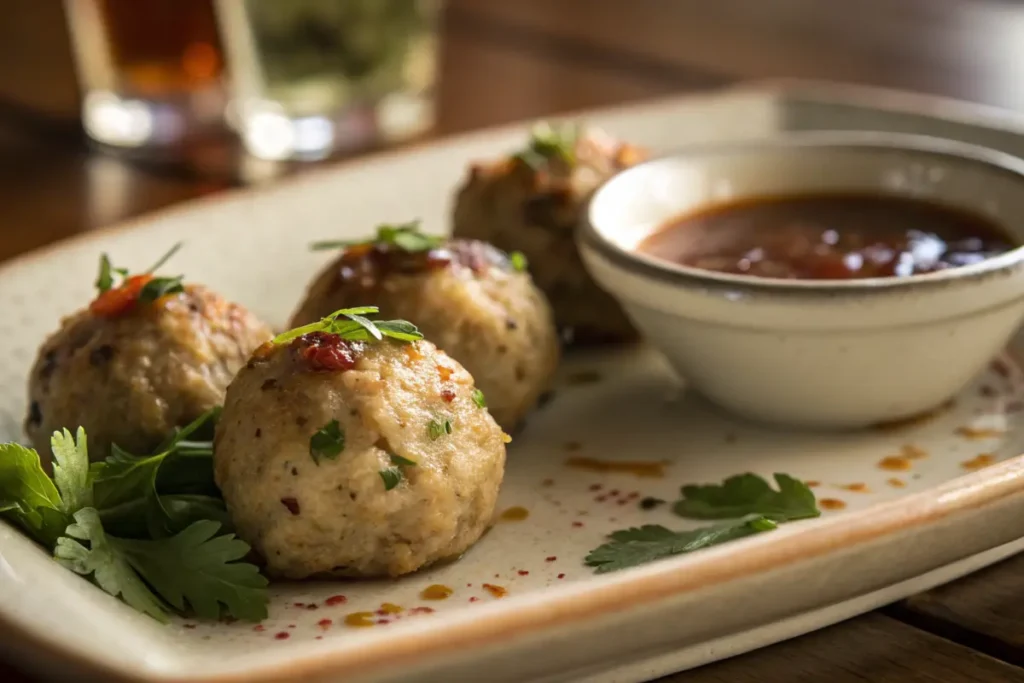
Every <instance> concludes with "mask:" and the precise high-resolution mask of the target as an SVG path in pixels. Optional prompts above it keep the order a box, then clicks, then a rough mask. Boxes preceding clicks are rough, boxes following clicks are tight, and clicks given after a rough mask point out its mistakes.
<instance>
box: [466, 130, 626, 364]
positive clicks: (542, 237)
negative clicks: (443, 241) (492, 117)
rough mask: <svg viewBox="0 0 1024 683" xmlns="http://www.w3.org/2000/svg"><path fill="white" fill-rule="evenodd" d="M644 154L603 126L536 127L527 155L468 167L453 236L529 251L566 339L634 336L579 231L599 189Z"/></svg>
mask: <svg viewBox="0 0 1024 683" xmlns="http://www.w3.org/2000/svg"><path fill="white" fill-rule="evenodd" d="M644 157H645V153H644V152H642V151H641V150H639V149H638V148H636V147H632V146H630V145H627V144H624V143H621V142H619V141H617V140H614V139H612V138H609V137H608V136H606V135H605V134H603V133H602V132H601V131H599V130H597V129H593V128H591V129H586V130H582V129H580V128H578V127H576V126H565V127H562V128H558V129H555V128H552V127H551V126H546V125H542V126H538V127H537V128H535V129H534V131H533V132H532V135H531V139H530V142H529V144H528V146H527V148H526V149H525V150H523V151H522V152H520V153H518V154H515V155H513V156H510V157H508V158H506V159H502V160H500V161H497V162H495V163H491V164H476V165H474V166H473V167H472V168H471V169H470V173H469V176H468V178H467V179H466V181H465V182H464V183H463V185H462V186H461V187H460V188H459V190H458V192H457V195H456V199H455V210H454V218H453V221H454V229H453V234H454V236H455V237H456V238H466V239H477V240H485V241H487V242H490V243H491V244H493V245H495V246H496V247H498V248H499V249H504V250H506V251H520V252H522V253H523V254H525V256H526V258H528V259H529V262H530V273H531V274H532V275H533V279H534V281H535V282H536V283H537V286H538V287H540V289H541V290H542V291H543V292H544V294H545V295H547V298H548V300H549V301H550V302H551V307H552V309H553V310H554V314H555V322H556V323H557V324H558V327H559V328H560V329H561V330H563V331H564V333H565V334H566V337H567V338H569V339H571V340H573V341H575V342H577V343H580V344H588V343H603V342H618V341H629V340H633V339H635V338H637V333H636V331H635V330H634V329H633V326H632V324H631V323H630V321H629V319H628V318H627V317H626V314H625V313H624V312H623V311H622V309H621V307H620V306H619V304H618V303H617V302H616V301H615V300H614V299H613V298H612V297H611V296H610V295H609V294H607V293H605V291H604V290H602V289H601V288H600V287H598V285H597V283H596V282H594V280H593V279H592V278H591V277H590V274H589V273H587V271H586V269H585V267H584V265H583V261H582V260H581V258H580V255H579V252H578V251H577V249H576V242H575V239H574V233H575V230H576V226H577V225H578V224H579V222H580V220H581V219H582V217H583V213H584V211H585V209H586V206H587V202H588V201H589V199H590V196H591V194H592V193H593V192H594V190H596V189H597V187H598V186H599V185H601V184H602V183H603V182H604V181H605V180H607V179H608V178H610V177H611V176H612V175H614V174H616V173H617V172H619V171H621V170H623V169H625V168H627V167H629V166H632V165H633V164H635V163H637V162H639V161H641V160H643V158H644Z"/></svg>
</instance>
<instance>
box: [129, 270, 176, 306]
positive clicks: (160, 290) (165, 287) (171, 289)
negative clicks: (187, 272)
mask: <svg viewBox="0 0 1024 683" xmlns="http://www.w3.org/2000/svg"><path fill="white" fill-rule="evenodd" d="M184 279H185V276H184V275H176V276H175V277H155V278H153V279H152V280H150V281H149V282H147V283H146V284H145V285H143V286H142V290H141V291H140V292H139V302H140V303H144V304H146V303H152V302H154V301H156V300H157V299H159V298H160V297H162V296H166V295H167V294H178V293H180V292H184V291H185V285H184V284H183V280H184Z"/></svg>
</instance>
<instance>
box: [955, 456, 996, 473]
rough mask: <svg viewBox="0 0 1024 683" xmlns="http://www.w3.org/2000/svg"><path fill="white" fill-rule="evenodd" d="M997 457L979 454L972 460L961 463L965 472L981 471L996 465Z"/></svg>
mask: <svg viewBox="0 0 1024 683" xmlns="http://www.w3.org/2000/svg"><path fill="white" fill-rule="evenodd" d="M995 461H996V456H995V455H993V454H992V453H979V454H978V455H976V456H974V457H973V458H971V459H970V460H965V461H963V462H962V463H960V466H961V467H963V468H964V469H965V470H980V469H981V468H983V467H988V466H989V465H992V464H994V463H995Z"/></svg>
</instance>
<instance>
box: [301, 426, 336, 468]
mask: <svg viewBox="0 0 1024 683" xmlns="http://www.w3.org/2000/svg"><path fill="white" fill-rule="evenodd" d="M343 450H345V430H344V429H342V428H341V425H339V424H338V421H337V420H331V421H330V422H328V423H327V424H325V425H324V426H323V427H321V428H320V429H318V430H316V432H314V434H313V436H311V437H309V456H310V457H311V458H313V462H315V463H316V464H317V465H319V464H320V459H321V458H327V459H328V460H335V459H337V457H338V456H339V455H340V454H341V452H342V451H343Z"/></svg>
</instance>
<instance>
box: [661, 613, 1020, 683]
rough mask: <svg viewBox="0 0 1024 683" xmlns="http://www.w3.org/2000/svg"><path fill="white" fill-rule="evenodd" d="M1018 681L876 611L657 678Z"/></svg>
mask: <svg viewBox="0 0 1024 683" xmlns="http://www.w3.org/2000/svg"><path fill="white" fill-rule="evenodd" d="M997 681H998V682H999V683H1022V682H1024V669H1020V668H1017V667H1014V666H1011V665H1009V664H1005V663H1003V662H1000V661H998V660H996V659H993V658H991V657H989V656H987V655H984V654H981V653H978V652H974V651H973V650H971V649H969V648H967V647H964V646H962V645H957V644H956V643H953V642H950V641H948V640H945V639H944V638H940V637H938V636H935V635H932V634H930V633H925V632H924V631H920V630H918V629H915V628H913V627H911V626H907V625H906V624H902V623H900V622H898V621H896V620H895V619H890V618H888V617H886V616H882V615H880V614H877V613H875V614H868V615H866V616H863V617H859V618H857V619H852V620H850V621H847V622H844V623H841V624H838V625H836V626H832V627H830V628H827V629H823V630H821V631H816V632H814V633H810V634H808V635H805V636H802V637H800V638H795V639H793V640H790V641H787V642H784V643H780V644H778V645H774V646H772V647H770V648H766V649H764V650H758V651H756V652H752V653H749V654H746V655H742V656H739V657H734V658H733V659H727V660H725V661H723V662H718V663H715V664H709V665H707V666H703V667H701V668H699V669H694V670H693V671H689V672H684V673H681V674H675V675H673V676H668V677H666V678H662V679H659V683H826V682H827V683H996V682H997Z"/></svg>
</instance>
